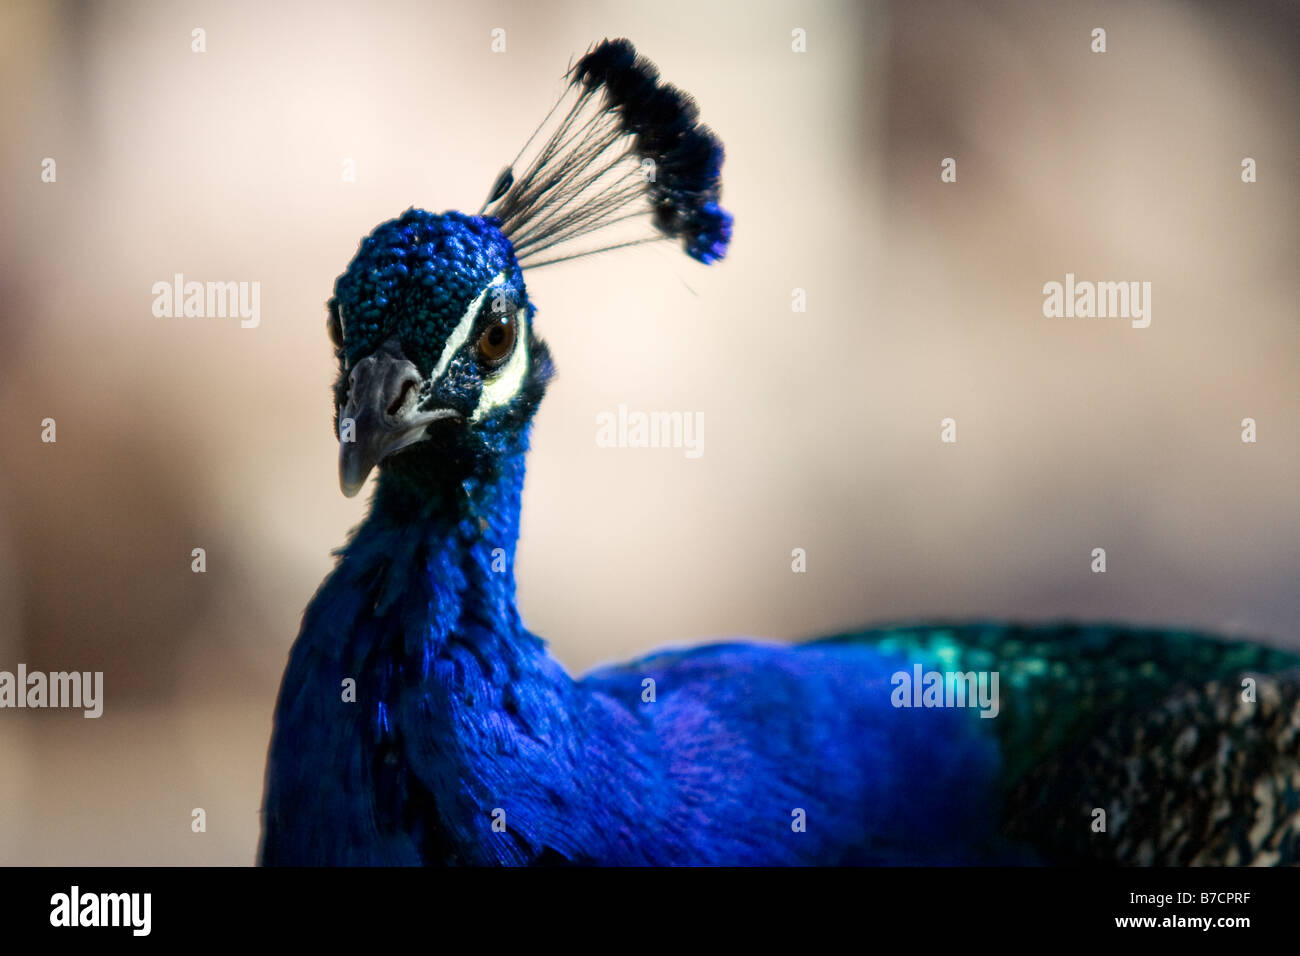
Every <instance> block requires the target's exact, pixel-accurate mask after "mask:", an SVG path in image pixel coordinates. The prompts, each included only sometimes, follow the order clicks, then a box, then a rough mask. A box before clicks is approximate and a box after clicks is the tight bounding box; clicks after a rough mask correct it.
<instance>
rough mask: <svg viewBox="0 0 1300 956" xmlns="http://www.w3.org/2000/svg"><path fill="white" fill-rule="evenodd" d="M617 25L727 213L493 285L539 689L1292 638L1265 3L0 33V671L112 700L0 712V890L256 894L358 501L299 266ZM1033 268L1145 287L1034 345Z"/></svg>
mask: <svg viewBox="0 0 1300 956" xmlns="http://www.w3.org/2000/svg"><path fill="white" fill-rule="evenodd" d="M1095 27H1102V28H1104V29H1105V30H1106V32H1107V52H1106V53H1105V54H1095V53H1092V52H1091V49H1090V47H1091V44H1092V40H1091V31H1092V30H1093V28H1095ZM195 28H202V29H203V30H204V31H205V41H206V52H204V53H201V54H199V53H195V52H192V50H191V44H192V42H193V41H192V31H193V30H194V29H195ZM494 28H502V29H504V30H505V31H506V34H505V37H506V51H505V52H504V53H493V52H492V50H491V38H492V31H493V29H494ZM796 29H801V30H804V31H806V52H803V53H796V52H793V51H792V49H791V45H792V31H794V30H796ZM618 35H625V36H628V37H630V38H632V40H633V41H634V42H635V43H636V44H637V45H638V47H640V48H641V50H642V51H643V52H644V53H646V54H647V55H648V56H650V57H651V58H652V59H654V60H655V61H656V62H657V63H658V65H659V67H660V69H661V71H662V72H663V74H664V75H665V76H666V77H667V78H668V79H669V80H671V81H672V82H674V83H676V84H678V85H680V86H682V87H684V88H685V89H687V90H690V91H691V92H692V93H693V94H695V96H696V98H697V99H698V101H699V103H700V106H701V109H702V113H703V116H704V118H705V120H706V122H708V123H709V124H710V125H711V126H712V127H713V128H714V129H715V130H716V131H717V132H718V133H719V135H720V136H721V137H722V139H723V140H724V142H725V143H726V144H727V149H728V159H727V164H726V167H725V170H724V182H725V190H724V199H725V202H726V205H727V206H728V207H729V208H730V209H731V210H732V211H733V212H734V213H735V217H736V223H737V226H736V238H735V242H734V245H733V247H732V253H731V255H730V256H729V257H728V259H727V261H726V262H725V263H724V264H722V265H720V266H718V267H715V268H712V269H705V268H704V267H702V266H699V265H697V264H695V263H693V262H691V261H689V260H688V259H687V258H686V257H685V256H683V255H682V254H681V252H680V251H679V250H678V249H677V248H676V247H673V246H669V245H662V246H660V245H656V246H652V247H645V248H641V249H636V250H630V251H624V252H620V253H613V254H609V255H605V256H601V257H597V258H595V259H591V260H586V261H580V262H575V263H570V264H565V265H561V266H556V267H554V268H549V269H544V270H541V271H539V272H537V273H535V274H533V275H531V277H530V278H529V288H530V292H531V295H532V298H533V300H534V302H535V303H536V304H537V305H538V308H539V315H538V320H537V326H538V330H539V331H540V333H541V334H542V335H543V336H544V337H545V338H546V339H547V340H548V341H549V343H550V345H551V349H552V352H553V354H554V355H555V358H556V362H557V365H558V368H559V375H558V377H557V379H556V380H555V382H554V383H553V385H552V387H551V390H550V393H549V395H548V397H547V399H546V401H545V402H544V403H543V406H542V409H541V412H540V414H539V417H538V420H537V423H536V428H535V430H534V435H533V447H534V451H533V452H532V455H531V459H530V469H531V471H530V477H529V483H528V487H527V490H526V492H525V499H524V516H523V531H522V540H521V545H520V552H519V558H518V575H519V582H520V584H519V586H520V604H521V608H522V611H523V614H524V619H525V621H526V622H527V623H528V624H529V626H530V627H531V628H532V629H533V630H535V631H536V632H538V633H540V634H542V635H543V636H545V637H547V638H548V639H549V641H550V642H551V648H552V650H553V652H554V653H555V654H556V656H557V657H558V658H559V659H560V660H561V661H562V662H563V663H564V664H565V665H566V666H567V667H569V668H570V669H571V670H572V671H575V672H580V671H583V670H586V669H587V668H589V667H591V666H593V665H595V664H597V663H599V662H601V661H605V660H610V659H618V658H625V657H628V656H631V655H636V654H641V653H644V652H647V651H649V650H651V649H652V648H654V647H657V646H660V645H662V644H666V643H678V642H688V641H702V640H707V639H711V638H717V637H720V636H728V635H739V634H750V635H757V636H762V637H773V638H780V639H795V638H799V637H805V636H813V635H816V634H818V633H823V632H829V631H834V630H837V629H843V628H849V627H855V626H859V625H865V624H869V623H874V622H885V621H890V620H896V619H900V618H917V617H926V618H961V617H976V616H978V617H999V618H1003V617H1005V618H1018V619H1027V620H1051V619H1058V618H1067V617H1069V618H1086V619H1120V620H1125V621H1131V622H1139V623H1152V624H1165V625H1173V624H1178V625H1191V626H1195V627H1197V628H1203V629H1208V630H1213V631H1219V632H1224V633H1228V634H1232V635H1237V636H1250V637H1255V638H1259V639H1262V640H1266V641H1269V642H1272V643H1276V644H1280V645H1289V646H1300V627H1297V622H1298V621H1300V588H1298V587H1297V578H1298V576H1300V575H1298V574H1297V571H1298V570H1300V497H1298V496H1297V494H1296V489H1297V486H1298V485H1300V450H1297V442H1296V439H1297V436H1300V376H1298V375H1297V372H1298V371H1300V310H1298V308H1297V302H1300V270H1298V269H1297V266H1298V265H1300V215H1298V213H1300V124H1297V108H1296V106H1297V102H1300V67H1298V66H1297V64H1298V63H1300V56H1298V55H1297V54H1298V53H1300V50H1298V49H1297V46H1300V9H1298V8H1297V5H1295V4H1285V3H1280V2H1278V3H1269V2H1255V3H1249V4H1246V3H1242V4H1231V5H1220V4H1216V3H1209V2H1206V3H1182V4H1177V3H1160V2H1153V3H1145V4H1141V5H1134V4H1129V3H1122V2H1117V3H1080V4H1070V5H1068V6H1067V5H1065V4H1055V3H1041V4H1030V3H1023V4H1022V3H957V2H954V3H938V2H929V0H927V2H917V3H906V2H903V3H898V4H877V5H872V4H865V3H857V2H844V3H835V2H824V3H816V4H811V5H809V4H806V3H800V2H771V0H759V2H743V3H742V2H739V0H737V2H734V3H700V2H698V0H682V2H678V0H670V2H658V3H654V4H638V3H627V2H623V3H612V2H611V3H601V2H571V3H551V4H529V3H524V2H519V3H506V2H480V3H463V4H452V3H439V2H418V3H416V2H411V3H395V2H381V3H367V4H357V3H348V2H342V0H327V2H311V3H308V2H300V3H298V2H294V3H290V2H276V3H264V2H244V3H228V2H221V3H217V2H200V3H162V2H152V0H150V2H118V3H74V2H46V0H18V2H13V0H11V2H7V3H5V4H3V5H0V107H2V109H3V116H4V118H5V123H4V134H3V137H0V209H3V219H2V221H3V229H2V230H0V405H2V407H3V409H4V414H3V416H0V439H2V440H3V461H4V465H3V467H0V502H3V506H2V507H0V669H5V670H11V671H12V670H14V669H15V668H16V665H17V664H18V663H19V662H24V663H26V664H27V665H28V667H29V668H31V669H39V670H47V671H48V670H63V669H76V670H102V671H104V672H105V679H104V680H105V706H104V715H103V717H102V718H100V719H98V720H85V719H83V718H82V716H81V714H80V713H79V712H61V711H37V712H33V711H27V710H24V711H14V710H5V711H0V862H3V863H10V864H13V863H35V864H146V863H160V864H161V863H182V864H183V863H192V864H236V865H243V864H249V863H251V862H252V860H253V858H254V850H255V846H256V842H257V837H258V827H259V821H258V808H259V804H260V799H261V787H262V770H263V760H264V757H265V750H266V742H267V738H268V734H269V730H270V715H271V709H272V705H273V701H274V696H275V693H276V690H277V687H278V683H279V679H280V674H281V670H282V668H283V664H284V661H285V655H286V653H287V651H288V649H289V646H290V643H291V642H292V640H293V638H294V636H295V634H296V632H297V628H298V623H299V617H300V614H301V611H302V608H303V607H304V605H305V604H306V603H307V601H308V600H309V598H310V597H311V595H312V592H313V591H314V589H315V587H316V586H317V584H318V583H319V582H320V580H321V579H322V578H323V577H324V575H325V574H326V573H327V571H328V570H329V568H330V567H331V564H332V560H333V559H332V557H331V554H330V551H331V549H332V548H335V547H337V546H339V545H340V544H341V543H342V542H343V541H344V538H345V535H346V533H347V531H348V529H349V528H351V527H352V526H353V525H355V524H356V523H357V522H358V521H359V520H360V519H361V518H362V516H363V514H364V510H365V507H366V495H364V494H363V495H362V496H360V497H358V498H356V499H353V500H348V499H345V498H343V497H342V495H341V494H340V493H339V490H338V484H337V476H336V449H337V445H336V441H335V438H334V435H333V432H332V420H331V414H332V408H331V395H330V385H331V382H332V380H333V376H334V374H335V369H334V364H333V361H332V357H331V351H330V346H329V343H328V341H327V338H326V335H325V331H324V321H325V306H324V303H325V300H326V299H327V298H328V297H329V295H330V293H331V289H332V284H333V281H334V278H335V276H336V275H337V274H338V273H339V272H341V271H342V270H343V269H344V267H345V266H346V265H347V262H348V260H349V259H350V258H351V256H352V254H353V253H354V252H355V250H356V246H357V243H358V241H359V240H360V239H361V237H362V236H364V235H365V234H366V233H367V232H369V231H370V230H371V229H372V228H373V227H374V226H375V225H376V224H378V223H379V222H380V221H382V220H385V219H389V218H392V217H393V216H396V215H398V214H399V213H401V212H402V211H403V210H404V209H406V208H407V207H408V206H412V205H415V206H420V207H424V208H428V209H432V210H443V209H449V208H457V209H464V210H469V211H474V210H477V209H478V207H479V205H480V203H481V202H482V200H483V199H484V198H485V195H486V193H487V190H488V188H489V186H490V185H491V182H492V180H493V178H494V177H495V176H496V174H497V172H498V170H499V169H500V168H501V167H502V166H503V165H504V164H506V163H507V162H509V161H510V160H511V158H512V157H513V156H514V155H515V153H516V151H517V150H518V148H519V147H520V146H521V145H522V143H523V141H524V140H525V139H526V138H527V136H528V135H529V133H531V132H532V130H533V127H534V126H535V125H536V124H537V123H538V122H539V121H540V120H541V118H542V117H543V116H544V115H545V113H546V111H547V110H548V109H549V108H550V106H551V104H552V102H553V101H554V98H555V97H556V96H557V95H558V93H559V92H560V89H561V79H560V78H561V75H562V74H563V72H564V70H565V69H566V67H567V65H568V64H569V62H570V60H571V58H573V57H574V56H576V55H579V54H581V53H582V52H583V51H584V50H586V49H587V47H588V46H589V45H590V44H592V43H593V42H594V41H596V40H598V39H600V38H602V37H605V36H618ZM46 157H50V158H53V159H55V161H56V163H57V166H56V175H57V180H56V181H55V182H53V183H46V182H42V178H41V172H42V161H43V159H45V158H46ZM945 157H952V158H955V159H956V160H957V182H956V183H953V184H944V183H941V182H940V176H939V174H940V162H941V160H942V159H944V158H945ZM1244 157H1252V158H1254V159H1255V160H1256V162H1257V164H1258V182H1257V183H1255V184H1251V185H1247V184H1243V183H1242V181H1241V161H1242V159H1243V158H1244ZM348 160H351V161H352V163H353V165H354V168H355V182H348V181H345V180H344V177H343V175H342V168H343V165H344V163H345V161H348ZM1067 272H1073V273H1075V274H1076V275H1077V276H1078V277H1079V278H1080V279H1094V280H1139V281H1149V282H1151V283H1152V301H1151V306H1152V311H1151V315H1152V322H1151V326H1150V328H1147V329H1133V328H1131V327H1130V325H1129V322H1128V321H1127V320H1124V319H1048V318H1044V317H1043V314H1042V305H1043V293H1042V287H1043V284H1044V283H1045V282H1049V281H1058V282H1059V281H1063V280H1064V277H1065V274H1066V273H1067ZM175 273H183V274H184V275H185V276H186V278H187V279H191V280H198V281H209V280H212V281H218V280H219V281H245V282H253V281H256V282H260V283H261V323H260V326H259V327H257V328H255V329H244V328H241V327H240V324H239V321H238V320H237V319H195V318H190V319H185V318H156V317H154V315H153V314H152V308H151V307H152V303H153V293H152V291H151V289H152V286H153V283H155V282H159V281H170V280H171V277H172V276H173V275H174V274H175ZM795 289H802V290H804V293H805V295H806V301H807V311H806V312H803V313H795V312H793V311H792V309H791V303H792V297H793V295H794V291H793V290H795ZM619 404H626V405H627V406H628V407H629V408H631V409H633V410H646V411H650V410H676V411H688V412H696V411H698V412H702V413H703V415H704V424H705V428H704V445H703V449H704V453H703V455H702V456H701V457H700V458H698V459H692V458H688V457H686V456H685V454H684V453H683V452H682V451H681V450H653V449H608V448H600V447H598V446H597V445H596V442H595V433H596V416H597V415H598V414H599V413H601V412H605V411H614V410H616V409H617V408H618V406H619ZM47 417H50V418H54V419H55V420H56V422H57V438H58V440H57V443H55V444H46V443H43V442H42V441H41V437H40V435H41V421H42V419H44V418H47ZM948 417H951V418H953V419H955V420H956V422H957V437H958V441H957V443H956V444H954V445H947V444H942V443H941V442H940V441H939V431H940V421H941V419H944V418H948ZM1245 417H1252V418H1254V419H1256V421H1257V422H1258V437H1259V440H1258V442H1257V443H1256V444H1243V443H1242V441H1241V435H1240V432H1241V426H1240V423H1241V420H1242V419H1243V418H1245ZM196 547H202V548H204V549H206V553H207V570H206V573H203V574H196V573H193V572H192V571H191V560H192V559H191V550H192V549H193V548H196ZM1095 547H1104V548H1105V549H1106V551H1107V560H1108V572H1107V573H1106V574H1093V573H1091V572H1090V570H1089V565H1090V562H1091V555H1090V553H1091V550H1092V549H1093V548H1095ZM794 548H803V549H805V550H806V553H807V572H806V573H804V574H794V573H792V572H791V552H792V549H794ZM196 807H202V808H203V809H204V810H205V812H206V816H207V832H206V833H201V834H196V833H193V832H191V827H190V823H191V811H192V809H193V808H196Z"/></svg>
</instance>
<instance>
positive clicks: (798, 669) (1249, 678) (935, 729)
mask: <svg viewBox="0 0 1300 956" xmlns="http://www.w3.org/2000/svg"><path fill="white" fill-rule="evenodd" d="M567 81H568V82H567V86H566V92H565V94H564V96H563V97H562V98H561V101H560V103H559V104H557V107H556V109H555V110H554V111H553V112H552V115H551V116H550V117H548V119H547V121H546V122H544V123H543V126H542V127H541V128H539V131H538V133H536V134H534V138H533V140H530V143H529V144H528V146H526V148H525V149H526V150H527V149H529V148H532V149H533V153H532V156H531V158H530V160H529V161H528V162H527V163H524V164H521V163H520V161H519V159H518V158H517V159H516V162H515V163H514V164H512V166H511V167H509V168H507V170H506V171H505V172H503V173H502V174H501V175H500V177H499V178H498V179H497V182H496V184H495V185H494V187H493V188H492V190H491V192H490V195H489V200H488V202H487V203H486V204H485V206H484V209H482V210H480V212H479V214H477V215H465V214H462V213H457V212H448V213H444V214H441V215H434V214H431V213H428V212H424V211H421V210H417V209H412V210H409V211H407V212H406V213H405V214H404V215H402V216H401V217H399V218H398V219H395V220H393V221H391V222H387V223H384V224H382V225H380V226H379V227H378V228H376V229H375V230H374V232H373V233H372V234H371V235H370V236H368V237H367V238H366V239H365V240H364V241H363V242H362V243H361V247H360V249H359V251H358V253H357V255H356V257H355V258H354V259H353V261H352V263H351V264H350V265H349V267H348V269H347V271H346V272H345V273H344V274H343V275H341V276H340V277H339V279H338V280H337V283H336V285H335V291H334V297H333V298H332V299H331V300H330V304H329V323H328V327H329V331H330V334H331V337H332V340H333V342H334V344H335V347H336V355H337V358H338V363H339V377H338V380H337V382H336V385H335V413H336V414H335V419H336V420H335V425H336V429H337V432H338V435H339V439H340V458H339V469H340V483H341V485H342V487H343V490H344V492H345V493H346V494H349V495H352V494H355V493H356V492H357V490H358V489H359V488H360V487H361V486H362V484H363V483H364V482H365V480H366V478H367V476H368V475H369V474H370V472H371V471H372V470H373V469H374V468H375V467H376V466H378V467H379V477H378V481H377V484H376V487H375V492H374V498H373V501H372V504H371V508H370V513H369V515H368V517H367V518H366V520H365V521H364V523H363V524H362V525H361V526H360V527H359V528H357V529H356V530H355V531H354V532H353V534H352V537H351V539H350V540H349V542H348V543H347V545H346V547H344V548H343V549H342V550H341V551H340V552H339V553H338V555H339V560H338V563H337V566H336V567H335V569H334V571H333V572H332V573H331V574H330V575H329V577H328V578H327V579H326V580H325V582H324V583H323V584H322V585H321V587H320V589H319V590H318V592H317V593H316V595H315V597H314V598H313V599H312V601H311V603H310V605H309V606H308V608H307V610H306V612H305V614H304V617H303V623H302V630H301V632H300V634H299V636H298V639H297V641H296V642H295V644H294V646H293V649H292V651H291V653H290V657H289V662H288V666H287V668H286V671H285V675H284V680H283V684H282V686H281V690H280V696H279V700H278V703H277V705H276V710H275V724H274V731H273V735H272V739H271V746H270V753H269V757H268V764H267V773H266V793H265V800H264V807H263V815H264V831H263V839H262V846H261V850H260V859H261V861H262V862H263V863H265V864H380V865H384V864H566V863H569V864H846V863H858V864H898V863H912V864H916V863H920V864H953V863H1068V862H1081V861H1105V862H1117V863H1179V864H1182V863H1294V862H1300V836H1298V834H1300V678H1297V676H1296V675H1297V673H1298V671H1297V670H1296V668H1297V666H1298V665H1300V658H1297V656H1296V655H1293V654H1288V653H1285V652H1282V651H1280V650H1275V649H1271V648H1268V647H1265V646H1261V645H1255V644H1245V643H1232V642H1227V641H1223V640H1219V639H1216V638H1213V637H1209V636H1203V635H1195V634H1184V633H1173V632H1164V631H1150V630H1135V629H1130V628H1125V627H1122V626H1112V625H1104V626H1103V625H1098V626H1076V625H1060V626H1033V627H1028V626H1018V625H1009V624H999V623H967V624H958V625H951V626H950V625H935V624H925V625H914V626H912V625H908V626H896V627H889V628H883V629H878V630H870V631H863V632H860V633H853V634H845V635H841V636H837V637H830V638H825V639H821V640H815V641H811V642H808V643H804V644H801V645H795V646H788V645H779V644H763V643H731V644H717V645H711V646H705V647H697V648H692V649H687V650H672V651H666V652H662V653H658V654H654V655H651V656H649V657H647V658H644V659H642V660H638V661H633V662H630V663H625V664H619V665H615V666H609V667H604V668H601V669H599V670H597V671H595V672H594V673H591V674H589V675H587V676H586V677H584V678H581V679H574V678H573V677H571V676H570V675H568V674H567V673H566V672H565V671H564V669H563V668H562V667H561V666H560V665H559V664H558V663H557V662H556V661H555V660H554V659H553V658H552V657H550V656H549V654H548V653H547V651H546V647H545V644H544V642H543V641H542V640H541V639H540V638H539V637H537V636H535V635H534V634H532V633H530V632H529V631H528V630H527V629H526V628H525V627H524V625H523V622H522V620H521V619H520V615H519V612H518V609H517V607H516V603H515V578H514V555H515V544H516V541H517V539H518V533H519V513H520V500H521V493H522V488H523V482H524V470H525V457H526V454H527V450H528V432H529V424H530V422H531V420H532V417H533V415H534V413H535V411H536V409H537V407H538V404H539V402H540V401H541V398H542V396H543V393H544V392H545V389H546V387H547V383H548V380H549V379H550V377H551V373H552V364H551V359H550V356H549V353H548V351H547V348H546V345H545V344H544V343H543V342H542V340H541V339H540V338H538V337H537V335H536V333H535V330H534V322H533V320H534V317H535V309H534V307H533V305H532V303H531V302H530V301H529V299H528V295H527V291H526V288H525V285H524V278H523V269H524V268H525V267H527V268H536V267H538V266H541V265H545V264H547V263H550V262H557V261H561V260H564V259H569V258H573V257H575V256H582V255H588V254H591V253H593V252H600V251H606V250H608V249H612V248H617V247H620V246H626V245H632V244H636V243H639V242H648V241H654V240H656V239H670V240H676V241H680V242H681V243H682V245H683V247H684V248H685V250H686V252H687V253H688V254H689V255H690V256H692V257H693V258H695V259H697V260H698V261H700V262H703V263H706V264H707V263H711V262H715V261H717V260H719V259H721V258H723V256H724V255H725V253H726V250H727V245H728V243H729V241H730V238H731V228H732V220H731V217H730V215H729V214H728V213H727V212H726V211H724V210H723V209H722V208H721V206H720V205H719V198H720V171H721V165H722V148H721V145H720V143H719V142H718V140H717V138H716V137H715V136H714V135H713V134H712V133H711V132H710V131H709V130H707V129H706V128H705V127H703V126H701V125H700V124H699V122H698V115H697V111H696V108H695V105H694V104H693V102H692V101H691V100H690V98H689V97H687V96H686V95H685V94H683V93H681V92H680V91H679V90H677V89H675V88H673V87H671V86H668V85H666V84H664V83H662V82H660V80H659V78H658V74H657V71H656V70H655V69H654V67H653V66H651V65H650V64H649V63H648V62H647V61H646V60H644V59H643V58H641V57H639V56H638V55H637V54H636V52H635V50H634V49H633V48H632V46H631V44H629V43H628V42H627V41H625V40H616V41H605V42H603V43H601V44H599V45H598V46H596V47H595V48H594V49H593V50H591V51H590V52H589V53H588V54H587V55H586V56H585V57H583V58H582V59H581V60H580V61H579V62H578V63H577V64H576V66H574V67H573V69H572V70H570V72H569V74H568V77H567ZM521 156H522V153H521ZM516 170H519V172H518V175H517V174H516ZM633 228H636V229H639V230H640V231H639V232H631V231H629V230H631V229H633ZM595 235H598V236H599V237H600V239H599V240H591V239H589V238H588V237H592V236H595ZM583 242H587V243H590V244H588V245H586V246H584V245H582V243H583ZM967 678H969V681H968V682H966V683H964V681H966V680H967ZM975 704H978V705H979V706H975Z"/></svg>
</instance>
